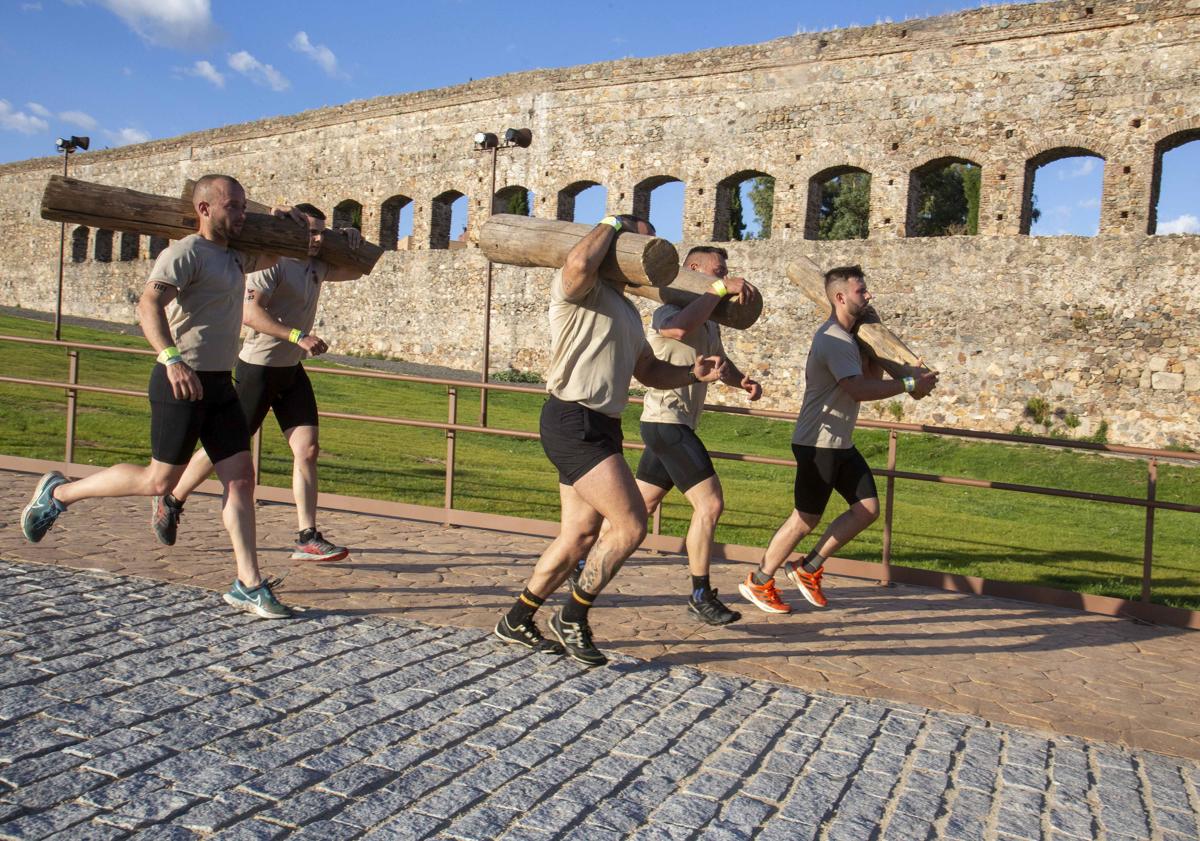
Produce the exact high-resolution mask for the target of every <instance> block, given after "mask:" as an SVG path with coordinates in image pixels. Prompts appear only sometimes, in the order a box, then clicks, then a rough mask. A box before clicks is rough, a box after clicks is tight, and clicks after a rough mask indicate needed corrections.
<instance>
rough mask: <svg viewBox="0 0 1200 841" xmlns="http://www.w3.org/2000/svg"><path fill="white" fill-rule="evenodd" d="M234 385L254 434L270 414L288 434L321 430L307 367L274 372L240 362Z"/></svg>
mask: <svg viewBox="0 0 1200 841" xmlns="http://www.w3.org/2000/svg"><path fill="white" fill-rule="evenodd" d="M233 382H234V385H235V387H236V388H237V394H238V400H239V401H240V402H241V404H242V411H243V412H244V413H245V414H246V425H247V426H249V427H250V433H251V434H254V433H255V432H257V431H258V428H259V427H260V426H262V422H263V419H264V418H266V416H267V410H271V411H273V412H274V413H275V420H276V421H277V422H278V423H279V428H280V429H281V430H283V431H284V432H286V431H287V430H289V429H292V428H293V427H297V426H317V398H316V396H315V395H314V394H313V389H312V383H311V382H309V380H308V374H307V373H306V372H305V370H304V366H303V365H301V364H299V363H297V364H295V365H288V366H286V367H283V368H272V367H270V366H268V365H251V364H250V363H249V362H243V361H242V360H240V359H239V360H238V363H237V367H236V368H234V370H233Z"/></svg>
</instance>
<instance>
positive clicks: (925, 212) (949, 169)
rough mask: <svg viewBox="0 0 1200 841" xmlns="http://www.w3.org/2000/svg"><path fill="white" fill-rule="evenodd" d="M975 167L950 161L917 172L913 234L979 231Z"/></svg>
mask: <svg viewBox="0 0 1200 841" xmlns="http://www.w3.org/2000/svg"><path fill="white" fill-rule="evenodd" d="M979 174H980V170H979V167H977V166H975V165H973V164H963V163H953V164H950V165H949V166H946V167H943V168H942V169H939V170H934V171H933V172H928V173H925V174H924V175H922V176H921V182H920V186H921V194H920V197H919V200H918V205H917V225H916V233H917V236H922V237H943V236H953V235H956V234H975V233H978V232H979Z"/></svg>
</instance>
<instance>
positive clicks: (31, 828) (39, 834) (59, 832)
mask: <svg viewBox="0 0 1200 841" xmlns="http://www.w3.org/2000/svg"><path fill="white" fill-rule="evenodd" d="M99 811H100V810H99V809H97V808H95V807H93V806H87V805H83V804H79V803H63V804H61V805H59V806H55V807H54V808H53V809H48V810H46V811H44V812H38V813H37V814H30V815H24V816H22V817H19V818H15V819H13V820H9V821H5V822H3V823H0V838H3V839H5V840H6V841H7V839H10V838H11V839H22V841H33V839H38V838H47V837H50V836H58V837H62V836H63V835H64V834H66V833H68V832H70V833H72V834H76V833H78V832H87V830H86V828H85V829H74V830H73V828H74V827H78V826H79V825H80V824H83V823H85V822H87V821H90V820H91V819H92V817H93V816H94V815H96V814H97V813H98V812H99ZM80 837H83V836H80Z"/></svg>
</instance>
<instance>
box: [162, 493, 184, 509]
mask: <svg viewBox="0 0 1200 841" xmlns="http://www.w3.org/2000/svg"><path fill="white" fill-rule="evenodd" d="M163 502H165V503H166V504H167V505H169V506H171V507H172V508H183V503H182V502H180V501H179V500H177V499H176V498H175V496H174V495H173V494H167V495H166V496H164V497H163Z"/></svg>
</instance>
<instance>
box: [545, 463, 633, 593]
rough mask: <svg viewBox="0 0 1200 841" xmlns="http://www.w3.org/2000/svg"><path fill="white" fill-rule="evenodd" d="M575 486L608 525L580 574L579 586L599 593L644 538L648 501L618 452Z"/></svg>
mask: <svg viewBox="0 0 1200 841" xmlns="http://www.w3.org/2000/svg"><path fill="white" fill-rule="evenodd" d="M572 487H573V488H574V491H575V493H576V494H578V496H579V498H580V499H581V500H582V501H583V502H584V503H585V504H586V505H588V506H589V507H591V508H592V509H593V510H594V511H595V512H596V513H598V514H599V515H600V516H601V517H603V518H604V519H605V520H607V521H608V525H609V527H608V529H606V530H605V532H604V533H603V534H601V535H600V536H599V538H597V540H596V543H595V545H593V546H592V551H591V552H589V553H588V559H587V563H586V564H584V567H583V572H582V573H580V575H579V587H580V589H581V590H583V591H584V592H587V593H592V594H596V593H599V592H601V591H602V590H603V589H604V588H605V586H607V584H608V582H609V581H611V580H612V578H613V576H615V575H616V574H617V571H618V570H619V569H620V568H621V565H622V564H624V563H625V561H626V560H627V559H628V558H629V556H630V555H632V554H633V553H634V550H636V549H637V548H638V546H640V545H641V543H642V540H643V539H645V537H646V504H645V502H643V501H642V495H641V493H640V492H639V491H638V486H637V482H636V481H635V480H634V478H633V473H631V472H630V470H629V465H627V464H626V463H625V459H624V458H622V457H621V456H619V455H613V456H609V457H608V458H606V459H605V460H604V461H602V462H600V463H599V464H598V465H596V466H595V467H593V468H592V469H591V470H590V471H588V473H587V474H586V475H585V476H583V478H581V479H579V480H578V481H577V482H576V483H575V484H574V485H573V486H572ZM568 564H569V561H568ZM560 581H561V579H560Z"/></svg>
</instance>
